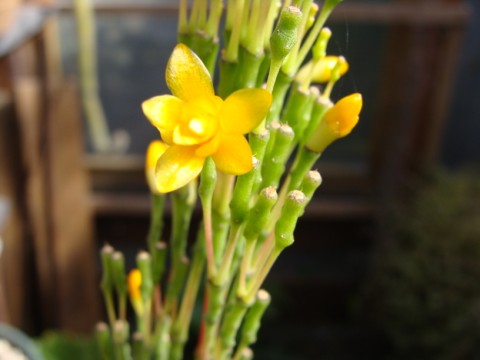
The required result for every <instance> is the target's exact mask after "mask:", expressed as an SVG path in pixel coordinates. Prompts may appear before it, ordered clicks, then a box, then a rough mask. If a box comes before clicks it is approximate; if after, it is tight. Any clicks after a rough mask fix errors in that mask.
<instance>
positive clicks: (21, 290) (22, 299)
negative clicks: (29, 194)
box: [0, 90, 32, 329]
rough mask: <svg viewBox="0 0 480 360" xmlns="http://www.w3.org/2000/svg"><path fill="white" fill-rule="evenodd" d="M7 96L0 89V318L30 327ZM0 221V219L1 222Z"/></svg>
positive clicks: (15, 142)
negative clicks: (0, 206)
mask: <svg viewBox="0 0 480 360" xmlns="http://www.w3.org/2000/svg"><path fill="white" fill-rule="evenodd" d="M14 115H15V114H14V111H13V105H12V102H11V98H10V96H8V95H7V94H6V92H5V91H3V90H0V197H1V198H2V199H3V200H4V201H5V203H6V205H7V206H8V214H4V215H6V218H5V219H3V221H4V223H3V224H0V237H1V239H2V240H3V251H0V253H1V256H0V287H1V288H2V290H3V294H1V297H2V298H1V299H0V301H1V302H3V304H2V306H1V308H0V321H5V322H8V323H10V324H12V325H14V326H16V327H21V328H23V329H31V328H32V322H31V316H30V312H29V310H28V306H27V301H26V299H28V298H30V296H31V292H30V291H29V289H31V286H30V285H31V283H30V281H29V276H27V273H28V269H29V267H28V266H27V264H28V262H29V260H30V261H31V259H28V257H27V253H28V247H27V244H26V242H25V240H26V239H25V235H26V232H25V211H24V210H25V209H24V208H23V206H22V204H23V201H22V189H23V181H22V180H23V176H22V164H21V161H20V160H21V157H20V148H19V147H20V143H19V129H18V126H17V124H16V119H15V116H14ZM1 222H2V221H0V223H1Z"/></svg>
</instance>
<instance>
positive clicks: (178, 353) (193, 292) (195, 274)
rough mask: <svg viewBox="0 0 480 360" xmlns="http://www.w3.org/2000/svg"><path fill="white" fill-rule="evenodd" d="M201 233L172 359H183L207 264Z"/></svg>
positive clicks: (177, 323) (175, 326) (177, 321)
mask: <svg viewBox="0 0 480 360" xmlns="http://www.w3.org/2000/svg"><path fill="white" fill-rule="evenodd" d="M201 237H202V236H201V235H200V234H199V238H198V239H197V243H196V245H195V253H194V256H193V263H192V266H191V268H190V273H189V275H188V280H187V284H186V286H185V293H184V295H183V299H182V305H181V307H180V311H179V313H178V316H177V318H176V319H175V321H174V324H173V327H172V348H171V352H170V360H181V359H183V350H184V347H185V343H186V342H187V338H188V330H189V327H190V322H191V319H192V314H193V309H194V306H195V300H196V298H197V294H198V289H199V286H200V283H201V281H202V274H203V268H204V265H205V254H204V247H203V244H202V242H203V239H202V238H201Z"/></svg>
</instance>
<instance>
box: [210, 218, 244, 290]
mask: <svg viewBox="0 0 480 360" xmlns="http://www.w3.org/2000/svg"><path fill="white" fill-rule="evenodd" d="M242 230H243V225H241V224H232V226H231V228H230V236H229V238H228V241H227V247H226V250H225V253H224V254H223V261H222V264H221V266H220V270H219V271H218V275H217V277H216V279H215V280H214V281H215V283H216V284H217V285H220V286H222V285H224V284H226V283H227V282H228V280H229V279H228V277H229V274H230V269H231V266H232V260H233V255H234V254H235V249H236V248H237V244H238V240H239V239H240V237H241V235H242Z"/></svg>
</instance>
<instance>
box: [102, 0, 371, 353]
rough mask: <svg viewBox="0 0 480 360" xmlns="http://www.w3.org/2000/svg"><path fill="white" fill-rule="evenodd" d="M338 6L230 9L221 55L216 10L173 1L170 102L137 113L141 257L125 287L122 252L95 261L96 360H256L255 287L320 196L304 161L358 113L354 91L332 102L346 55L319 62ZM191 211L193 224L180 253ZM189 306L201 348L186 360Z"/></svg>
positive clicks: (199, 1)
mask: <svg viewBox="0 0 480 360" xmlns="http://www.w3.org/2000/svg"><path fill="white" fill-rule="evenodd" d="M339 2H340V1H339V0H327V1H325V2H324V3H323V5H322V6H321V7H319V6H318V5H317V4H315V3H314V2H313V1H312V0H306V1H293V2H291V3H290V2H289V1H287V2H285V4H283V5H282V4H281V3H280V2H278V1H252V2H250V1H243V0H236V1H229V2H228V4H227V7H226V19H225V23H224V24H225V28H224V37H223V38H224V39H225V43H224V44H222V50H221V51H219V49H220V43H219V36H218V32H219V28H220V25H221V24H222V22H221V16H222V5H223V2H222V1H219V0H212V1H206V0H196V1H194V2H193V5H192V7H191V9H190V11H188V9H187V1H180V6H179V28H178V41H179V43H178V45H177V46H176V47H175V48H174V49H173V52H172V54H171V55H170V58H169V61H168V64H167V67H166V82H167V86H168V87H169V89H170V91H171V93H172V94H164V95H156V94H152V95H156V96H153V97H151V98H150V99H148V100H146V101H144V102H143V104H142V109H143V112H144V114H145V116H146V118H147V119H148V120H149V121H150V123H151V124H152V125H153V126H154V127H155V128H156V129H157V130H158V131H159V132H160V138H161V139H159V140H156V141H154V142H152V143H151V144H150V146H149V148H148V150H147V156H146V166H145V168H146V177H147V180H148V184H149V187H150V190H151V195H152V212H151V228H150V232H149V235H148V239H147V248H148V251H141V252H140V253H139V254H138V255H137V258H136V264H137V265H136V267H135V268H133V269H131V270H130V271H129V272H128V276H127V275H126V271H125V270H126V269H125V259H124V256H123V254H122V253H121V252H119V251H116V250H115V249H113V247H111V246H110V245H105V246H104V247H103V249H102V251H101V258H102V264H103V278H102V283H101V287H102V291H103V294H104V299H105V305H106V309H107V316H108V324H106V323H101V324H99V325H98V328H97V332H96V334H97V340H98V345H99V351H100V354H101V356H102V358H103V359H112V358H115V359H130V358H132V357H133V358H135V359H150V358H155V359H183V358H192V357H195V358H197V359H250V358H252V357H253V350H252V345H253V344H254V343H255V341H256V336H257V331H258V328H259V326H260V321H261V318H262V315H263V313H264V311H265V310H266V308H267V307H268V305H269V303H270V295H269V294H268V292H267V291H266V290H265V289H263V288H262V286H263V282H264V280H265V278H266V277H267V275H268V273H269V271H270V270H271V268H272V267H273V266H274V264H275V262H276V260H277V259H278V257H279V255H280V254H281V253H283V251H284V250H285V249H286V248H287V247H289V246H291V245H292V244H293V242H294V230H295V227H296V223H297V220H298V218H299V217H300V216H302V214H303V213H304V210H305V207H306V206H307V204H308V203H309V201H310V200H311V199H312V197H313V194H314V192H315V190H316V189H317V188H318V186H319V185H320V184H321V177H320V174H319V173H318V171H316V170H315V163H316V161H317V160H318V158H319V157H320V156H321V154H322V153H323V152H324V150H325V149H326V148H327V147H328V146H330V144H331V143H332V142H334V141H335V140H337V139H339V138H342V137H344V136H346V135H348V134H349V133H350V132H351V131H352V129H353V128H354V127H355V125H356V124H357V122H358V119H359V113H360V111H361V108H362V97H361V95H360V94H358V93H355V94H350V95H348V96H345V97H344V98H342V99H340V100H339V101H337V102H334V101H333V100H332V99H331V93H332V89H333V87H334V85H335V84H336V83H337V81H338V80H339V78H340V77H341V76H342V75H343V74H344V73H345V72H346V71H347V69H348V64H347V62H346V60H345V59H344V58H343V57H341V56H327V45H328V41H329V39H330V36H331V32H330V30H329V29H328V28H325V27H324V24H325V21H326V20H327V18H328V16H329V15H330V13H331V12H332V11H333V9H334V8H335V6H336V5H337V4H338V3H339ZM219 53H220V54H221V56H220V59H219V60H218V55H219ZM308 56H311V60H309V61H307V62H306V59H307V57H308ZM217 60H218V81H217V82H216V83H217V86H216V87H214V81H213V78H214V74H216V73H217V72H216V71H215V70H216V66H217ZM313 83H321V84H323V86H321V87H320V86H318V85H312V84H313ZM152 130H154V129H152ZM154 131H155V130H154ZM289 159H291V160H289ZM197 201H198V203H199V206H200V208H201V211H202V223H201V226H200V227H199V229H198V235H197V238H196V240H195V241H194V242H193V244H190V242H189V241H188V233H189V232H190V230H191V229H190V228H191V222H192V221H191V219H192V213H193V210H194V207H195V206H196V203H197ZM167 202H169V203H170V204H171V207H170V208H171V218H172V225H171V228H172V231H171V234H170V241H168V242H167V241H165V240H164V239H165V231H164V222H163V221H164V208H165V204H166V203H167ZM128 299H130V302H131V305H132V308H133V312H134V316H135V321H134V322H132V323H131V324H130V323H129V322H128V316H127V300H128ZM196 303H201V306H200V307H201V308H202V311H201V314H200V318H201V320H200V325H199V330H198V338H197V340H196V341H195V342H196V347H195V351H194V354H188V355H186V354H187V352H186V344H187V341H188V339H189V334H190V327H191V324H192V317H193V315H194V310H195V304H196ZM130 333H132V337H131V340H130Z"/></svg>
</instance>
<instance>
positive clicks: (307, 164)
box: [288, 147, 321, 191]
mask: <svg viewBox="0 0 480 360" xmlns="http://www.w3.org/2000/svg"><path fill="white" fill-rule="evenodd" d="M320 155H321V153H316V152H313V151H310V150H308V149H307V148H305V147H302V148H300V149H299V151H298V153H297V157H296V159H295V161H294V164H293V167H292V170H291V172H290V175H289V177H290V181H289V183H288V190H289V191H291V190H295V189H298V188H299V187H300V184H301V183H302V180H303V178H304V177H305V175H306V174H307V173H308V172H309V171H310V169H311V168H312V166H313V165H314V164H315V162H316V161H317V160H318V159H319V158H320Z"/></svg>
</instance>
